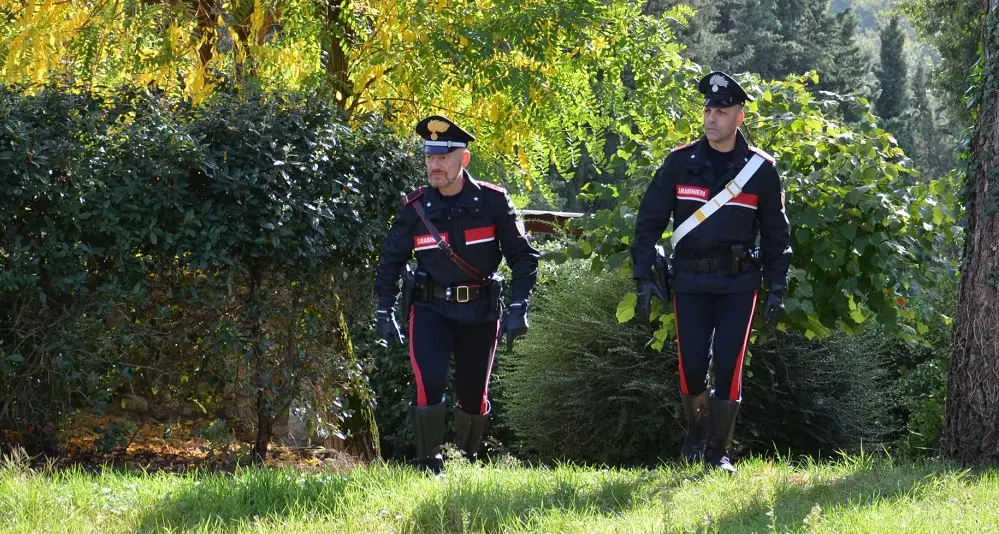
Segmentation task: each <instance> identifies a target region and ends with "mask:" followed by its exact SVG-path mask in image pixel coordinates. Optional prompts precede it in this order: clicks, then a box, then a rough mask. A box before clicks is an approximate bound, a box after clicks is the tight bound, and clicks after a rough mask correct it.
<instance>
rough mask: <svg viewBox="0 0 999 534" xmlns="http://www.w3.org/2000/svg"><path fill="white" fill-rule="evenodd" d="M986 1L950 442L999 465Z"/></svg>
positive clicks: (990, 24) (991, 65)
mask: <svg viewBox="0 0 999 534" xmlns="http://www.w3.org/2000/svg"><path fill="white" fill-rule="evenodd" d="M979 1H980V2H981V5H982V6H983V9H984V10H985V11H984V12H985V14H986V16H985V17H984V19H985V27H984V33H983V38H984V41H983V50H984V66H983V68H982V80H981V87H979V88H978V91H979V93H978V94H979V98H980V100H979V103H980V108H979V112H978V118H977V120H976V123H975V130H974V138H973V139H972V145H971V151H972V154H971V165H970V168H969V169H968V186H967V198H966V201H967V217H968V227H967V229H966V231H967V233H966V236H967V237H966V239H967V241H966V242H965V251H964V265H963V267H962V269H961V284H960V288H959V291H958V297H957V314H956V317H955V321H954V352H953V354H952V356H951V363H950V375H949V377H948V380H947V389H948V393H947V412H946V421H945V426H946V428H945V430H944V439H943V441H944V443H943V450H944V453H945V454H946V455H947V456H948V457H950V458H953V459H955V460H960V461H962V462H995V461H999V335H997V334H999V292H997V285H999V284H997V282H999V278H997V277H999V245H997V243H999V117H997V114H999V102H997V93H996V86H997V84H999V35H997V31H999V25H997V20H999V0H979Z"/></svg>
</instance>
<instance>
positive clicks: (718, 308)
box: [631, 72, 791, 473]
mask: <svg viewBox="0 0 999 534" xmlns="http://www.w3.org/2000/svg"><path fill="white" fill-rule="evenodd" d="M698 89H699V91H700V92H701V93H702V94H703V95H704V97H705V100H704V135H703V136H702V137H701V138H700V139H698V140H696V141H694V142H692V143H690V144H687V145H684V146H681V147H678V148H675V149H673V151H672V152H671V153H670V155H669V156H668V157H667V158H666V161H665V162H664V163H663V165H662V166H661V167H660V168H659V170H658V171H657V172H656V174H655V177H654V178H653V179H652V183H651V184H649V187H648V189H647V190H646V192H645V196H644V197H643V198H642V203H641V207H640V208H639V211H638V219H637V221H636V227H635V239H634V241H633V242H632V246H631V255H632V269H633V271H632V274H633V276H634V278H635V281H636V288H637V294H638V302H637V304H636V315H637V316H638V317H639V318H641V319H644V320H648V315H649V312H650V306H651V299H652V296H653V294H656V295H657V296H659V297H660V298H662V299H663V300H664V301H665V300H667V298H666V294H665V292H664V291H661V290H660V288H659V286H658V285H657V284H655V283H654V281H653V280H652V278H651V276H652V273H651V267H652V265H653V262H654V261H655V258H656V252H655V246H656V242H657V241H658V240H659V238H660V237H662V234H663V231H664V230H665V229H666V227H667V225H668V224H669V222H670V219H671V218H672V220H673V227H674V232H673V237H672V242H673V254H672V260H671V274H670V282H671V286H672V291H673V308H674V313H675V317H676V335H677V352H678V355H679V360H680V362H679V367H680V390H681V398H682V400H683V407H684V411H685V414H686V419H687V435H686V439H685V440H684V444H683V448H682V449H681V457H682V458H683V459H684V460H685V461H689V462H692V461H697V460H699V459H702V458H703V459H704V460H705V461H707V462H708V463H709V464H711V465H713V466H715V467H717V468H719V469H721V470H724V471H727V472H729V473H735V469H734V468H733V467H732V463H731V461H730V459H729V447H730V446H731V443H732V434H733V432H734V429H735V420H736V414H737V413H738V410H739V405H740V403H741V401H742V365H743V356H744V355H745V352H746V344H747V342H748V340H749V331H750V325H751V324H752V317H753V311H754V309H755V306H756V302H757V296H758V291H759V289H760V288H761V285H762V284H761V282H762V281H764V280H765V282H766V291H767V292H766V298H765V299H764V309H763V318H764V322H765V323H766V324H767V325H773V324H774V323H775V322H776V320H777V318H778V316H779V315H780V314H781V313H782V312H783V310H784V304H783V299H784V293H785V291H786V289H787V275H788V268H789V265H790V261H791V249H790V246H789V243H790V229H789V224H788V219H787V216H786V215H785V213H784V193H783V186H782V184H781V179H780V177H779V175H778V174H777V169H776V168H775V167H774V159H773V158H772V157H771V156H769V155H768V154H766V153H765V152H763V151H762V150H760V149H758V148H755V147H751V146H749V145H748V144H747V143H746V139H745V137H743V134H742V132H741V131H740V130H739V126H740V125H741V124H742V122H743V119H744V117H745V115H744V113H743V105H744V104H745V103H746V102H747V101H750V100H752V98H751V97H750V96H749V95H747V94H746V92H745V91H744V90H743V88H742V87H741V86H740V85H739V84H738V83H737V82H736V81H735V80H734V79H733V78H732V77H731V76H729V75H728V74H725V73H723V72H712V73H710V74H708V75H707V76H705V77H704V78H703V79H701V80H700V83H699V84H698ZM719 195H720V196H719ZM716 201H717V202H716ZM723 202H724V203H723ZM719 204H721V206H720V207H719ZM757 237H759V246H758V247H757ZM712 359H713V363H714V370H715V376H714V390H713V391H712V392H711V393H710V395H709V393H708V390H707V387H708V365H709V362H710V361H711V360H712Z"/></svg>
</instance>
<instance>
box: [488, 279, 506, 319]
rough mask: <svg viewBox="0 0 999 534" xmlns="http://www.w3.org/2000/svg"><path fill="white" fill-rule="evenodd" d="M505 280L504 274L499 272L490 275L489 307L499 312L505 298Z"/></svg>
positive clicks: (494, 311)
mask: <svg viewBox="0 0 999 534" xmlns="http://www.w3.org/2000/svg"><path fill="white" fill-rule="evenodd" d="M503 280H504V279H503V275H501V274H499V273H493V274H492V276H490V277H489V309H490V310H491V311H492V312H493V313H497V314H498V313H499V312H500V303H501V302H502V300H503Z"/></svg>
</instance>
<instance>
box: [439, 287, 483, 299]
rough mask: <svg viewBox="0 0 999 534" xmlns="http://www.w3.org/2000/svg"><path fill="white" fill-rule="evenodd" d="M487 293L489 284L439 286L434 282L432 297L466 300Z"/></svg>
mask: <svg viewBox="0 0 999 534" xmlns="http://www.w3.org/2000/svg"><path fill="white" fill-rule="evenodd" d="M488 294H489V284H468V285H460V286H439V285H437V284H434V291H433V295H434V298H437V299H444V300H447V301H453V302H468V301H470V300H475V299H477V298H480V297H485V296H486V295H488Z"/></svg>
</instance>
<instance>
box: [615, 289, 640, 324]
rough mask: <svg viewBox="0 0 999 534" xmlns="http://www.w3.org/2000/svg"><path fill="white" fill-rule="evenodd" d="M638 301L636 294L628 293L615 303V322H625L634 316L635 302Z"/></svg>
mask: <svg viewBox="0 0 999 534" xmlns="http://www.w3.org/2000/svg"><path fill="white" fill-rule="evenodd" d="M637 302H638V295H636V294H634V293H628V294H627V295H625V296H624V298H623V299H621V302H620V304H618V305H617V322H618V323H626V322H628V321H630V320H631V319H632V318H634V317H635V303H637Z"/></svg>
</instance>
